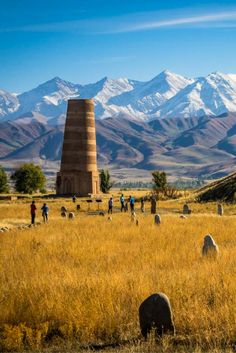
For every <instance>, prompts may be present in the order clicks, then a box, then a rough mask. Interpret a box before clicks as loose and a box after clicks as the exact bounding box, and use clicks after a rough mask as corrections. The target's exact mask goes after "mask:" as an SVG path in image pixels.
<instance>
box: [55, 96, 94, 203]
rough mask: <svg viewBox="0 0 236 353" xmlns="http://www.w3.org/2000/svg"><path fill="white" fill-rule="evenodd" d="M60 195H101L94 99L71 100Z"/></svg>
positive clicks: (59, 185)
mask: <svg viewBox="0 0 236 353" xmlns="http://www.w3.org/2000/svg"><path fill="white" fill-rule="evenodd" d="M56 189H57V194H68V195H74V194H77V195H79V196H87V195H88V194H98V193H99V174H98V170H97V151H96V131H95V119H94V103H93V100H92V99H70V100H68V108H67V116H66V125H65V133H64V142H63V149H62V158H61V169H60V172H59V173H58V174H57V184H56Z"/></svg>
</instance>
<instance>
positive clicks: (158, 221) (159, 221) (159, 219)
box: [154, 214, 161, 225]
mask: <svg viewBox="0 0 236 353" xmlns="http://www.w3.org/2000/svg"><path fill="white" fill-rule="evenodd" d="M154 221H155V224H158V225H159V224H161V216H160V215H159V214H156V215H155V217H154Z"/></svg>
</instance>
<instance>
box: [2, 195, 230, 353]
mask: <svg viewBox="0 0 236 353" xmlns="http://www.w3.org/2000/svg"><path fill="white" fill-rule="evenodd" d="M42 202H43V201H42V200H41V201H38V206H39V205H41V204H42ZM81 204H82V212H80V213H78V215H76V218H75V219H74V220H71V221H69V220H67V219H61V217H60V206H61V205H67V206H68V208H69V209H70V210H74V208H75V206H74V205H73V204H72V203H71V201H65V200H63V201H62V200H57V201H50V202H49V206H50V222H49V223H48V224H47V225H41V226H39V227H36V228H33V229H29V230H25V231H20V230H12V231H11V232H9V233H2V234H1V236H0V346H1V347H2V349H3V350H14V349H19V350H23V349H24V347H25V348H27V347H30V348H31V349H36V348H37V349H40V348H41V347H42V346H45V345H46V344H48V342H49V343H50V344H54V345H56V344H57V343H58V342H59V346H60V345H62V344H65V342H67V343H68V342H77V343H76V344H78V345H86V344H90V343H96V344H100V343H108V342H113V343H119V342H121V341H122V340H127V339H130V338H134V337H137V336H139V324H138V315H137V313H138V307H139V305H140V303H141V302H142V301H143V300H144V299H145V298H146V297H147V296H149V295H150V294H152V293H155V292H159V291H162V292H164V293H166V294H167V295H168V296H169V298H170V301H171V304H172V308H173V312H174V321H175V325H176V330H177V337H176V338H175V340H177V341H178V342H180V343H181V342H182V343H183V347H185V346H186V345H187V346H188V347H190V346H191V347H193V348H192V350H190V349H188V351H189V352H190V351H192V352H201V350H200V348H201V347H202V348H204V349H207V348H209V349H211V351H213V349H215V352H217V349H219V350H220V347H227V346H229V343H230V342H232V341H234V340H235V337H236V309H235V308H236V297H235V289H236V285H235V274H236V239H235V228H236V217H234V216H233V214H234V213H236V209H235V207H234V206H226V208H225V213H226V215H225V216H223V217H218V216H216V215H215V213H216V212H215V211H216V204H205V205H199V204H192V205H191V208H192V209H193V211H194V214H193V215H191V217H189V218H188V219H186V220H182V219H180V218H179V215H180V213H179V212H180V210H181V209H182V203H178V202H177V201H166V202H164V201H163V202H160V204H159V211H158V212H160V214H161V215H162V225H161V226H160V227H158V226H155V225H154V224H153V216H151V215H150V214H149V213H147V214H144V215H142V214H138V218H139V227H137V226H136V225H135V224H133V223H132V222H131V221H130V215H129V214H122V215H121V214H120V213H116V214H113V216H112V222H108V221H107V216H105V217H100V216H92V215H87V214H86V212H83V211H85V210H86V209H87V205H86V203H81ZM93 207H96V206H93ZM28 213H29V203H27V202H25V203H22V202H21V203H20V202H14V203H8V204H6V203H1V204H0V215H1V219H0V223H4V222H5V223H6V221H4V219H7V220H8V224H12V223H11V222H12V220H16V219H17V220H20V221H19V223H21V222H22V223H25V222H27V221H28V218H29V217H28V216H29V215H28ZM38 213H39V214H40V212H38ZM207 233H211V234H212V235H213V237H214V239H215V240H216V242H217V244H218V245H219V248H220V256H219V258H218V260H216V261H210V260H203V259H202V257H201V247H202V242H203V237H204V236H205V235H206V234H207ZM166 342H167V343H166V346H164V348H163V346H162V348H161V349H162V350H159V352H162V351H163V352H164V351H165V347H167V348H166V349H167V350H168V349H169V348H170V346H171V345H172V343H173V342H172V340H171V339H170V341H166ZM173 344H174V343H173ZM140 347H141V346H140V344H136V345H131V346H128V347H126V348H122V349H121V350H120V349H119V350H115V351H114V352H116V351H117V352H121V353H126V352H127V353H129V352H130V353H131V352H134V353H135V352H141V351H142V352H151V351H152V352H154V350H153V349H152V350H150V349H149V348H148V347H149V346H148V345H146V346H145V348H140ZM142 347H143V346H142ZM168 347H169V348H168ZM199 347H200V348H199ZM217 347H218V348H217ZM140 349H142V350H140ZM167 350H166V351H167ZM174 351H175V350H173V349H172V352H174ZM183 351H184V348H183ZM185 351H186V350H185ZM178 352H181V349H180V348H178Z"/></svg>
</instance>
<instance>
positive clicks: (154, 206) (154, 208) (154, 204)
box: [151, 196, 157, 214]
mask: <svg viewBox="0 0 236 353" xmlns="http://www.w3.org/2000/svg"><path fill="white" fill-rule="evenodd" d="M156 212H157V200H156V198H155V197H154V196H152V198H151V214H156Z"/></svg>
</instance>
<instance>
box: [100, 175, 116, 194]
mask: <svg viewBox="0 0 236 353" xmlns="http://www.w3.org/2000/svg"><path fill="white" fill-rule="evenodd" d="M112 185H113V183H112V181H111V176H110V173H109V171H108V170H104V169H102V170H101V171H100V188H101V191H102V192H103V193H104V194H107V193H108V192H109V190H110V189H111V187H112Z"/></svg>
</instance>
